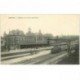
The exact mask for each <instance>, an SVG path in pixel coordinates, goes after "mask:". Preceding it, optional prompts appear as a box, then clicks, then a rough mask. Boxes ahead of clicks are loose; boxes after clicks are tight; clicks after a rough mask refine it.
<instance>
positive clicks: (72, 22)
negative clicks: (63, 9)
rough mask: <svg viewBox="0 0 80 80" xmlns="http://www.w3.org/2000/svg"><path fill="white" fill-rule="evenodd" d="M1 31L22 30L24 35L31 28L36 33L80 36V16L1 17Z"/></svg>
mask: <svg viewBox="0 0 80 80" xmlns="http://www.w3.org/2000/svg"><path fill="white" fill-rule="evenodd" d="M0 16H1V20H0V21H1V22H0V24H1V29H0V30H1V31H0V35H3V33H4V32H6V33H8V32H9V31H10V30H16V29H19V30H22V31H23V32H24V33H26V32H27V31H28V28H31V30H32V32H34V33H36V32H38V31H39V30H41V31H42V33H43V34H45V33H51V34H53V35H54V36H56V35H79V16H80V15H71V14H70V15H69V14H68V15H61V14H60V15H59V14H58V15H55V14H54V15H52V14H47V15H45V14H43V15H39V14H38V15H32V14H30V15H28V14H27V15H18V14H17V15H10V14H9V15H7V14H6V15H0Z"/></svg>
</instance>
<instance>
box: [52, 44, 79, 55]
mask: <svg viewBox="0 0 80 80" xmlns="http://www.w3.org/2000/svg"><path fill="white" fill-rule="evenodd" d="M78 45H79V44H74V45H69V46H68V45H67V44H66V45H57V46H53V48H52V49H51V54H55V53H59V52H61V51H70V50H76V47H77V46H78Z"/></svg>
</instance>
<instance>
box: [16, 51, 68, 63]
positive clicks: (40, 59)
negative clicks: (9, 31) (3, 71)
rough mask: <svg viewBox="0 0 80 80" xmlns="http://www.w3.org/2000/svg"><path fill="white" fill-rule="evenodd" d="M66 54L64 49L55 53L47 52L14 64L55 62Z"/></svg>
mask: <svg viewBox="0 0 80 80" xmlns="http://www.w3.org/2000/svg"><path fill="white" fill-rule="evenodd" d="M66 55H67V53H66V52H65V51H64V52H60V53H57V54H47V55H43V56H39V57H36V58H33V59H30V60H24V61H21V62H18V63H16V64H52V63H57V62H58V61H60V60H61V59H62V58H63V57H64V56H66Z"/></svg>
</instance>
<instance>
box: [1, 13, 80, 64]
mask: <svg viewBox="0 0 80 80" xmlns="http://www.w3.org/2000/svg"><path fill="white" fill-rule="evenodd" d="M79 16H80V15H76V14H72V15H71V14H70V15H69V14H1V15H0V28H1V29H0V37H1V64H23V65H24V64H35V65H39V64H41V65H43V64H49V65H50V64H79V24H80V23H79Z"/></svg>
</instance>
